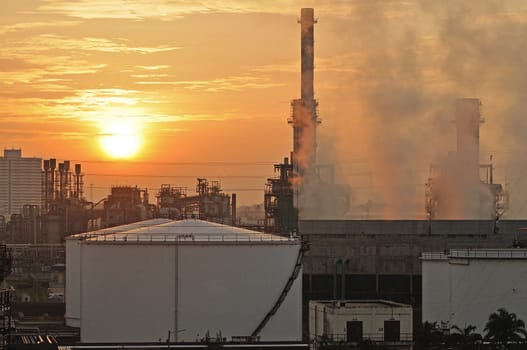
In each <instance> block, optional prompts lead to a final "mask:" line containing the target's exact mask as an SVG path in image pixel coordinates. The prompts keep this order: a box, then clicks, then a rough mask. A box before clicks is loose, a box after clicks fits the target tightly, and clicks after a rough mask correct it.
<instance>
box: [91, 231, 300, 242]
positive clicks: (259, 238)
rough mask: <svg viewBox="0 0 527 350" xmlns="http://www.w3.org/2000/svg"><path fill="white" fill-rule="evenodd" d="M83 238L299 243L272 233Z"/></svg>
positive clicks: (93, 239)
mask: <svg viewBox="0 0 527 350" xmlns="http://www.w3.org/2000/svg"><path fill="white" fill-rule="evenodd" d="M83 240H86V241H88V242H107V243H111V242H116V243H117V242H138V243H150V242H151V243H161V242H167V243H170V242H182V243H183V242H195V243H201V242H216V243H220V242H225V243H245V242H254V243H257V242H268V243H273V242H276V243H283V242H291V243H299V242H300V241H299V239H298V238H296V237H281V236H276V235H271V234H265V233H261V234H234V235H233V234H229V235H224V234H201V233H197V234H194V233H189V234H175V235H174V234H166V235H163V234H149V235H145V234H131V235H126V234H106V235H97V234H95V235H85V236H84V237H83Z"/></svg>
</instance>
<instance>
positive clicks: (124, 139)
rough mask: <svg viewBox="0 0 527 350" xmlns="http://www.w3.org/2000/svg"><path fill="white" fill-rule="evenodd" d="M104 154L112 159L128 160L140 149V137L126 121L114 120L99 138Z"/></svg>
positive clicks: (136, 129)
mask: <svg viewBox="0 0 527 350" xmlns="http://www.w3.org/2000/svg"><path fill="white" fill-rule="evenodd" d="M100 143H101V147H102V149H103V150H104V152H105V153H106V154H107V155H108V156H110V157H112V158H130V157H133V156H134V155H136V154H137V152H138V151H139V150H140V148H141V143H142V140H141V135H140V133H139V130H138V128H137V127H135V126H134V125H133V124H132V123H130V121H128V120H121V119H119V120H115V121H112V122H110V123H109V124H108V125H106V126H105V127H104V133H103V135H102V136H101V138H100Z"/></svg>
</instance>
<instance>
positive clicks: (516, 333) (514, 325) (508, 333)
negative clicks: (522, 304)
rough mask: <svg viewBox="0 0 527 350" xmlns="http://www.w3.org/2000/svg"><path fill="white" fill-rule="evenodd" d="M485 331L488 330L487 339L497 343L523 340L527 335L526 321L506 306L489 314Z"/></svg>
mask: <svg viewBox="0 0 527 350" xmlns="http://www.w3.org/2000/svg"><path fill="white" fill-rule="evenodd" d="M484 331H485V332H487V334H485V338H486V339H490V340H493V341H495V342H497V343H507V342H508V341H518V340H523V339H525V337H526V336H527V332H526V331H525V323H524V322H523V321H522V320H521V319H519V318H517V317H516V314H515V313H513V312H508V311H507V310H505V309H504V308H500V309H498V310H497V311H496V312H493V313H492V314H491V315H490V316H489V320H488V321H487V324H486V325H485V329H484Z"/></svg>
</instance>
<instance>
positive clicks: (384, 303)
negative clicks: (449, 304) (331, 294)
mask: <svg viewBox="0 0 527 350" xmlns="http://www.w3.org/2000/svg"><path fill="white" fill-rule="evenodd" d="M311 303H316V304H323V305H325V306H327V307H335V308H340V307H345V308H364V307H369V308H375V307H384V308H385V307H390V308H393V307H397V308H402V307H411V305H407V304H402V303H397V302H395V301H391V300H384V299H372V300H317V301H311Z"/></svg>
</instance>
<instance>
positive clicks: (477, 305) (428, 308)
mask: <svg viewBox="0 0 527 350" xmlns="http://www.w3.org/2000/svg"><path fill="white" fill-rule="evenodd" d="M421 260H422V264H423V309H422V310H423V321H430V322H437V323H438V325H440V326H442V327H444V328H450V327H452V326H453V325H457V326H458V327H465V326H468V325H474V326H476V327H477V330H476V331H477V332H480V333H482V332H483V329H484V328H485V323H486V322H487V321H488V318H489V315H490V314H491V313H493V312H495V311H496V310H497V309H498V308H505V309H507V311H509V312H514V313H516V315H517V316H518V317H519V318H521V319H523V320H526V319H527V304H526V303H525V299H526V298H527V280H526V279H525V276H526V275H527V249H451V250H448V251H446V252H443V253H423V255H422V257H421Z"/></svg>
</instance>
